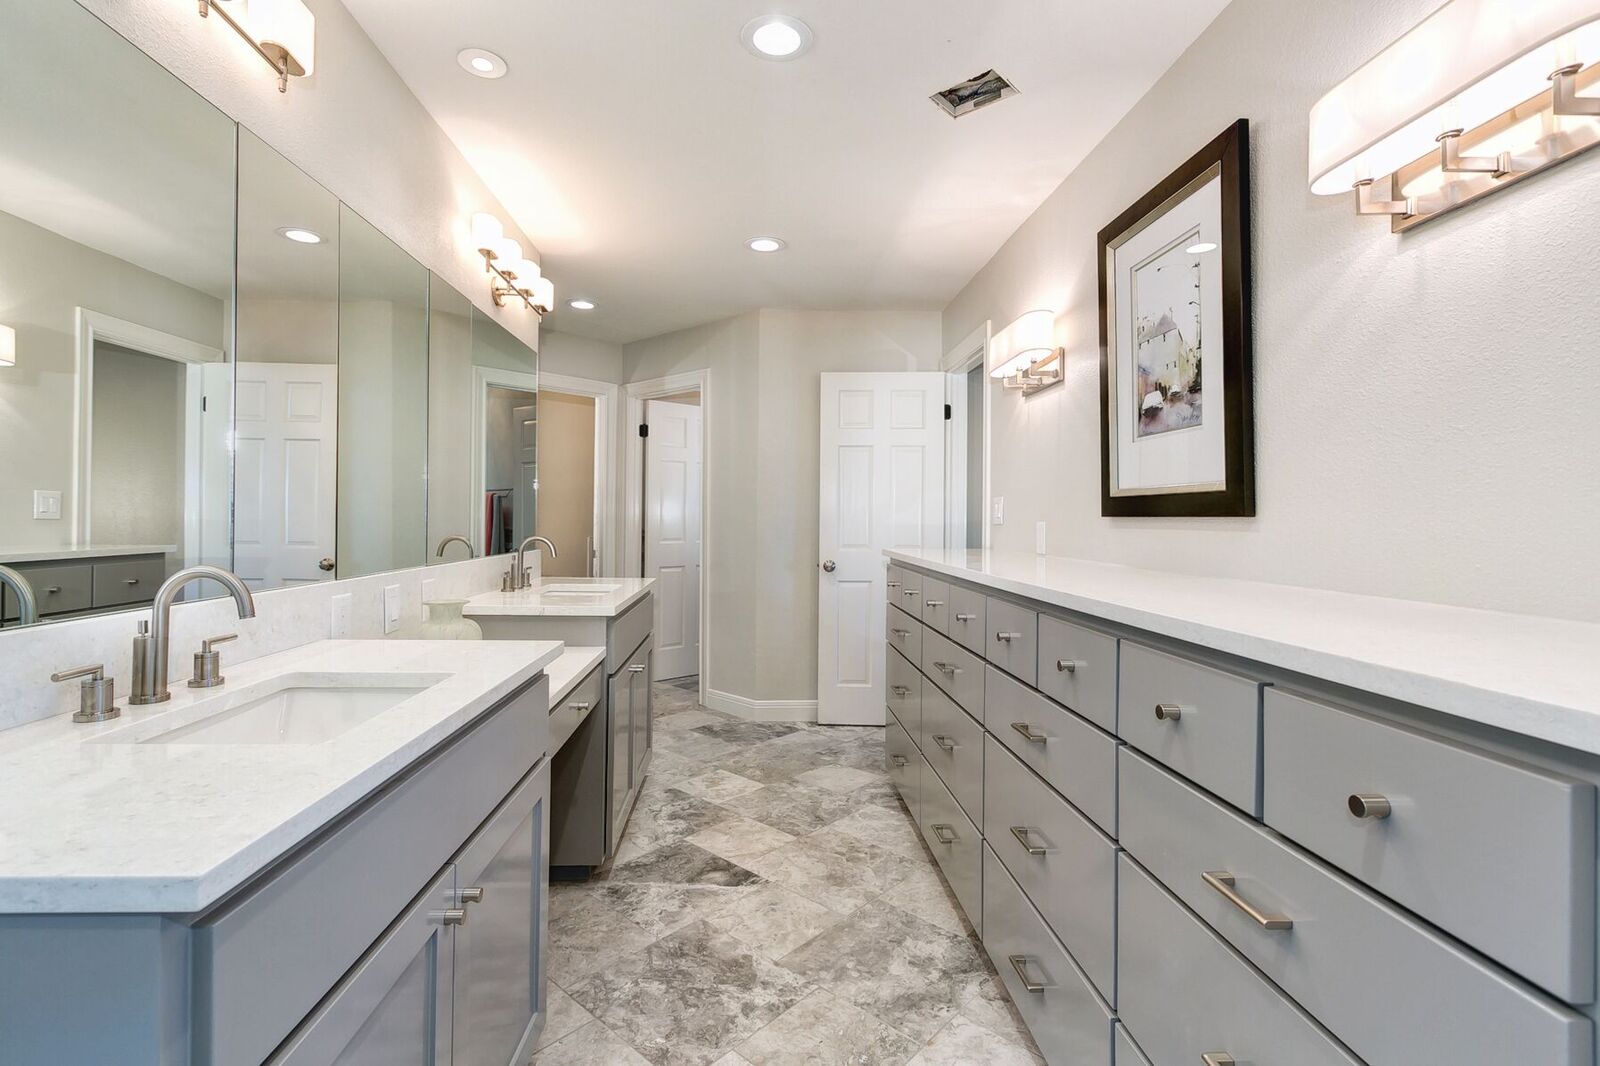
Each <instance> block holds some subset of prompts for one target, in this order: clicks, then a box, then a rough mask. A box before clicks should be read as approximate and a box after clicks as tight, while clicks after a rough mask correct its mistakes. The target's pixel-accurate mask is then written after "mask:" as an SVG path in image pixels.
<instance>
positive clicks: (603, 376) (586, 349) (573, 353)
mask: <svg viewBox="0 0 1600 1066" xmlns="http://www.w3.org/2000/svg"><path fill="white" fill-rule="evenodd" d="M625 367H626V364H625V363H624V361H623V358H622V345H620V344H612V343H611V342H610V341H597V340H592V339H590V338H588V337H578V336H575V335H573V334H571V333H562V332H560V331H559V330H553V329H546V330H540V332H539V370H540V372H541V373H545V374H565V375H566V376H567V377H574V378H589V379H591V380H593V381H609V382H611V383H612V384H618V383H620V382H623V381H626V380H627V372H626V369H625Z"/></svg>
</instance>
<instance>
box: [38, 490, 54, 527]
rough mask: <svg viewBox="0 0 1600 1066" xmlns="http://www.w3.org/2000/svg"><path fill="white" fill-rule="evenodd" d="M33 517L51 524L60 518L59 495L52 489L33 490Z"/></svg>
mask: <svg viewBox="0 0 1600 1066" xmlns="http://www.w3.org/2000/svg"><path fill="white" fill-rule="evenodd" d="M33 517H34V518H36V519H39V520H40V521H46V522H53V521H56V520H58V519H59V518H60V517H61V493H60V492H59V491H57V490H52V489H34V490H33Z"/></svg>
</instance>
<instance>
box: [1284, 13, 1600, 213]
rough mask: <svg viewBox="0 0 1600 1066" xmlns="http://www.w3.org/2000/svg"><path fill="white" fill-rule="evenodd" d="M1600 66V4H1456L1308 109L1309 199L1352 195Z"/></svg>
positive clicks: (1417, 29)
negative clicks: (1443, 140) (1445, 136)
mask: <svg viewBox="0 0 1600 1066" xmlns="http://www.w3.org/2000/svg"><path fill="white" fill-rule="evenodd" d="M1597 61H1600V0H1450V2H1449V3H1447V4H1445V5H1444V6H1443V7H1441V8H1439V10H1437V11H1435V12H1434V13H1433V14H1432V15H1429V16H1428V17H1427V18H1426V19H1424V20H1423V21H1422V22H1420V23H1418V24H1417V25H1416V26H1415V27H1414V28H1412V29H1411V30H1410V31H1409V32H1407V33H1406V34H1405V36H1403V37H1401V38H1400V39H1399V40H1397V41H1395V42H1394V44H1392V45H1390V46H1389V47H1388V48H1385V49H1384V50H1383V51H1382V52H1379V53H1378V54H1377V55H1376V56H1374V57H1373V58H1372V59H1371V60H1369V61H1368V62H1367V63H1366V64H1365V65H1363V66H1362V67H1361V68H1360V69H1358V70H1357V71H1356V72H1355V73H1354V74H1351V75H1350V76H1349V77H1348V78H1346V79H1345V80H1344V81H1342V82H1340V83H1339V84H1338V85H1337V86H1335V87H1334V88H1333V90H1332V91H1331V92H1329V93H1328V94H1327V95H1326V96H1324V97H1323V98H1322V99H1321V100H1318V101H1317V103H1316V106H1315V107H1313V108H1312V109H1311V153H1310V155H1311V158H1310V164H1311V165H1310V178H1311V191H1312V192H1314V193H1316V194H1318V195H1320V196H1331V195H1334V194H1338V193H1347V192H1349V191H1350V189H1351V188H1352V187H1353V186H1354V185H1355V184H1356V183H1357V182H1359V181H1363V180H1366V179H1376V178H1382V177H1385V176H1387V175H1389V174H1392V173H1394V172H1395V171H1396V170H1399V169H1400V168H1401V167H1402V166H1404V165H1405V164H1407V163H1410V162H1412V161H1413V160H1416V159H1418V158H1420V157H1421V156H1423V155H1426V154H1427V153H1428V152H1431V151H1436V150H1437V147H1438V146H1437V143H1436V142H1437V140H1438V137H1439V135H1440V134H1441V133H1445V132H1447V131H1449V130H1454V129H1465V130H1472V129H1474V128H1475V127H1477V126H1480V125H1482V124H1483V123H1485V122H1487V121H1488V120H1490V119H1492V118H1494V117H1496V116H1497V115H1499V114H1500V113H1501V112H1504V111H1506V110H1509V109H1510V108H1512V107H1515V106H1516V105H1518V104H1521V103H1523V102H1525V101H1527V100H1530V99H1532V98H1533V97H1535V96H1538V95H1539V94H1540V93H1542V92H1545V91H1546V90H1548V89H1549V88H1550V75H1551V74H1553V73H1554V72H1555V71H1556V70H1558V69H1559V68H1561V67H1564V66H1567V65H1569V64H1573V63H1577V64H1579V65H1581V66H1583V67H1588V66H1591V65H1593V64H1594V63H1596V62H1597Z"/></svg>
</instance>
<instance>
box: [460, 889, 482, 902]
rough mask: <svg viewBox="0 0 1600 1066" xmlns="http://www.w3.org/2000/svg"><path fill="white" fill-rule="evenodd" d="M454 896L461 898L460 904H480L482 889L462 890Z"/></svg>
mask: <svg viewBox="0 0 1600 1066" xmlns="http://www.w3.org/2000/svg"><path fill="white" fill-rule="evenodd" d="M456 894H457V895H458V896H460V897H461V902H462V903H482V902H483V889H481V888H463V889H462V890H461V891H460V892H458V893H456Z"/></svg>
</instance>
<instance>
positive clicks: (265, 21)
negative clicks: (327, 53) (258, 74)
mask: <svg viewBox="0 0 1600 1066" xmlns="http://www.w3.org/2000/svg"><path fill="white" fill-rule="evenodd" d="M199 3H200V17H201V18H208V17H210V15H211V13H212V12H213V11H215V12H216V13H217V14H218V15H220V16H222V21H223V22H226V23H227V24H228V25H230V26H232V27H233V28H234V30H235V31H236V32H237V33H238V34H239V36H241V37H243V38H244V39H245V41H246V42H247V43H248V44H249V45H250V47H251V48H254V49H255V50H256V53H257V54H258V55H260V56H261V58H262V59H265V60H266V61H267V62H268V63H269V64H271V66H272V69H273V70H275V71H277V72H278V91H279V92H280V93H285V92H288V91H289V79H290V78H291V77H295V78H303V77H305V76H306V75H308V74H310V73H311V72H312V70H313V69H315V66H316V54H317V19H316V16H315V15H313V14H312V13H311V10H310V9H309V8H307V7H306V5H305V4H304V3H302V2H301V0H199Z"/></svg>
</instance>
